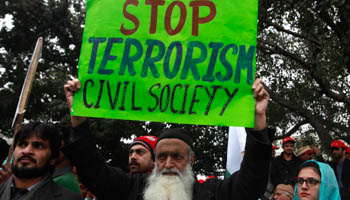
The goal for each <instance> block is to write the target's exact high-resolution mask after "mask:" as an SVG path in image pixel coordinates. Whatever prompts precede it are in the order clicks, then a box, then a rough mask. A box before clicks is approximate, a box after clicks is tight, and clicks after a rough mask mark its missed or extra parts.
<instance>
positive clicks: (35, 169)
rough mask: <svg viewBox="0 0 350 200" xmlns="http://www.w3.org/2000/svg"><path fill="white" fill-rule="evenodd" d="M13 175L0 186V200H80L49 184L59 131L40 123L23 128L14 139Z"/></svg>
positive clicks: (70, 192)
mask: <svg viewBox="0 0 350 200" xmlns="http://www.w3.org/2000/svg"><path fill="white" fill-rule="evenodd" d="M14 147H15V149H14V157H13V162H12V166H11V170H12V173H13V175H12V176H11V177H10V178H9V179H8V180H7V181H5V182H4V183H2V184H1V185H0V199H1V200H17V199H23V200H66V199H72V200H75V199H81V196H80V195H79V194H77V193H74V192H73V191H70V190H68V189H65V188H63V187H61V186H59V185H57V184H56V183H54V182H53V181H52V178H51V174H52V172H53V170H54V165H55V163H56V160H57V158H58V155H59V151H60V147H61V138H60V135H59V132H58V129H57V128H55V127H53V126H50V125H47V124H44V123H40V122H33V123H29V124H27V125H24V126H23V127H22V129H21V130H20V131H19V132H18V133H17V134H16V136H15V138H14Z"/></svg>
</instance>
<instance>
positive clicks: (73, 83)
mask: <svg viewBox="0 0 350 200" xmlns="http://www.w3.org/2000/svg"><path fill="white" fill-rule="evenodd" d="M80 87H81V85H80V81H79V80H78V79H73V80H69V81H67V83H66V84H65V85H64V93H65V95H66V101H67V104H68V108H69V112H71V110H72V105H73V98H74V93H75V92H76V91H78V90H79V89H80ZM70 118H71V122H72V126H73V127H74V126H78V125H79V124H81V123H83V122H84V121H85V120H86V119H87V118H86V117H79V116H72V115H71V117H70Z"/></svg>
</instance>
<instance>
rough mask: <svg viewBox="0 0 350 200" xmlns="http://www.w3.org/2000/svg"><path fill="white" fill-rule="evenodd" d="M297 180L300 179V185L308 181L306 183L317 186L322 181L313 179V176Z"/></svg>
mask: <svg viewBox="0 0 350 200" xmlns="http://www.w3.org/2000/svg"><path fill="white" fill-rule="evenodd" d="M297 181H298V185H303V184H304V182H306V185H308V186H315V185H317V184H319V183H320V182H321V181H319V180H316V179H313V178H307V179H303V178H298V180H297Z"/></svg>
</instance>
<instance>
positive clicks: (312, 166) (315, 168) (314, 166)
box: [298, 161, 321, 177]
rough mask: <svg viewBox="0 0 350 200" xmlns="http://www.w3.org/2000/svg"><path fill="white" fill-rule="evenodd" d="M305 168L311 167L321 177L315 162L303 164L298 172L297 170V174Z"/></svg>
mask: <svg viewBox="0 0 350 200" xmlns="http://www.w3.org/2000/svg"><path fill="white" fill-rule="evenodd" d="M306 167H311V168H312V169H313V170H314V171H315V172H317V173H318V175H320V177H321V171H320V167H319V166H318V164H317V163H315V162H312V161H311V162H310V161H309V162H304V163H303V164H302V165H301V166H300V167H299V170H298V174H299V173H300V171H301V170H302V169H304V168H306Z"/></svg>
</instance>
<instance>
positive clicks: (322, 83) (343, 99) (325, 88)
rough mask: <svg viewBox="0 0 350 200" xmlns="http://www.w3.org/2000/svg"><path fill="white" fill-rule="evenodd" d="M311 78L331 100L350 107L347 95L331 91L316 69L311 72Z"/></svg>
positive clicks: (349, 99)
mask: <svg viewBox="0 0 350 200" xmlns="http://www.w3.org/2000/svg"><path fill="white" fill-rule="evenodd" d="M311 76H312V78H314V79H315V81H316V83H317V84H318V85H319V86H320V88H321V90H322V91H323V92H324V93H325V94H326V95H327V96H328V97H330V98H332V99H334V100H336V101H339V102H344V103H345V104H347V105H348V106H350V98H348V97H347V96H346V95H341V94H337V93H335V92H333V91H332V90H331V89H330V86H329V85H328V84H327V83H326V81H324V80H323V79H322V77H321V76H318V74H317V73H316V71H315V70H314V69H312V70H311Z"/></svg>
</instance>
